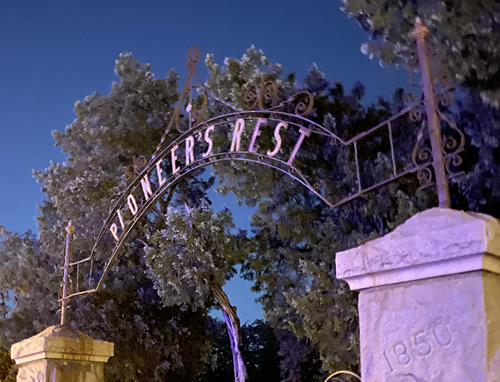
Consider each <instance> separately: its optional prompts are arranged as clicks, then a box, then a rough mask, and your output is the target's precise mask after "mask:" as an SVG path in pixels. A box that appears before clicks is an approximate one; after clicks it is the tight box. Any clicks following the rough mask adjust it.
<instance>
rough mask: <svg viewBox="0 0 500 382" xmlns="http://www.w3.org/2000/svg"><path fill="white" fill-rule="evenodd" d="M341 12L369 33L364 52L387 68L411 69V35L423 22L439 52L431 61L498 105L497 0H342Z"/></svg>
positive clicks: (499, 11) (499, 23) (499, 16)
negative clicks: (353, 19) (418, 24)
mask: <svg viewBox="0 0 500 382" xmlns="http://www.w3.org/2000/svg"><path fill="white" fill-rule="evenodd" d="M342 3H343V7H342V8H343V9H344V11H345V12H346V13H347V14H348V15H349V16H354V17H355V18H356V20H357V21H358V22H359V24H360V25H361V27H362V28H363V29H364V30H365V31H366V32H367V34H368V36H369V41H368V42H366V43H365V44H364V45H363V46H362V48H361V50H362V51H363V52H364V53H366V54H368V55H369V56H370V57H373V56H376V57H378V58H379V59H380V61H381V62H382V63H383V64H384V65H393V64H397V65H402V66H409V67H411V66H413V65H412V64H411V63H412V62H414V40H413V38H412V37H411V34H410V32H411V31H412V29H413V28H414V25H415V18H416V17H417V16H418V17H420V18H421V19H422V20H423V22H424V24H425V25H426V26H427V27H428V28H429V29H430V36H429V41H431V43H432V44H433V45H435V46H436V48H437V49H438V54H437V55H436V56H434V57H432V61H433V63H434V64H435V66H436V67H437V71H438V72H442V71H443V70H449V71H450V72H451V73H452V75H453V76H454V77H455V78H456V80H457V82H458V83H460V84H463V85H465V86H467V87H468V88H470V89H472V90H477V91H480V92H481V94H482V95H483V97H485V98H487V99H489V100H490V102H492V103H493V104H494V105H496V107H498V105H499V102H500V67H499V64H498V58H499V56H500V54H499V52H500V51H499V49H500V48H499V46H500V37H499V36H500V34H499V33H498V31H499V29H500V21H499V20H500V5H499V4H498V2H497V1H495V0H474V1H462V0H446V1H445V0H437V1H427V0H418V1H413V0H412V1H410V0H402V1H391V0H375V1H373V0H343V1H342Z"/></svg>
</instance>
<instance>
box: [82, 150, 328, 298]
mask: <svg viewBox="0 0 500 382" xmlns="http://www.w3.org/2000/svg"><path fill="white" fill-rule="evenodd" d="M235 155H240V157H237V156H235ZM241 155H244V156H243V157H242V156H241ZM245 155H255V156H257V155H259V154H256V153H252V152H248V151H237V152H234V153H231V154H228V153H221V154H214V155H213V156H210V157H208V158H204V159H199V160H197V161H195V162H193V163H192V164H190V165H189V166H186V167H184V168H183V169H182V170H180V171H179V172H180V173H181V174H179V173H177V174H175V175H172V176H170V177H169V178H168V179H167V180H166V182H165V184H164V185H163V186H161V187H159V188H157V189H156V190H155V191H154V192H153V195H151V196H150V198H149V199H148V200H146V201H145V202H144V203H143V204H142V206H141V207H140V208H139V210H138V211H137V213H136V215H134V218H133V219H132V221H130V222H129V223H128V224H127V225H126V226H125V228H124V230H123V232H122V234H121V235H120V240H119V241H118V242H117V244H116V245H115V247H114V249H113V252H112V255H111V259H110V260H109V262H108V264H107V265H106V267H105V269H104V272H103V274H102V276H101V278H100V280H99V283H98V284H97V286H96V288H95V290H96V291H99V290H100V289H101V288H102V286H103V284H104V279H105V278H106V275H107V274H108V272H109V270H110V268H111V266H112V264H113V262H114V260H115V259H116V257H117V256H118V252H119V251H120V249H121V248H122V247H123V244H124V243H125V240H126V239H127V238H128V235H129V233H130V232H131V231H132V230H133V229H134V227H135V226H136V224H137V222H138V221H139V220H140V219H141V218H142V217H144V215H146V213H147V212H148V211H149V209H150V208H151V206H153V205H154V204H155V203H156V202H157V201H158V200H159V199H160V198H161V197H162V196H163V195H164V194H165V192H166V191H168V190H169V189H170V188H171V187H172V186H173V185H174V184H176V183H177V182H179V181H180V180H181V179H183V178H184V177H185V176H187V175H189V174H190V173H192V172H193V171H196V170H198V169H200V168H203V167H206V166H209V165H211V164H213V163H217V162H223V161H234V160H237V161H245V162H252V163H257V164H262V165H265V166H268V167H270V168H273V169H275V170H278V171H280V172H282V173H284V174H286V175H288V176H290V177H291V178H292V179H295V180H296V181H297V182H299V183H300V184H302V185H303V186H305V187H307V188H308V189H309V190H310V191H312V192H313V193H314V194H315V195H316V196H318V197H319V198H320V199H321V200H323V201H324V202H325V203H326V204H328V205H329V206H330V207H333V206H334V205H333V204H332V203H331V202H330V201H329V200H328V199H326V198H325V197H324V196H323V195H321V194H320V193H319V192H318V191H317V190H315V189H314V188H313V187H312V186H311V184H310V183H309V182H307V180H306V179H305V177H304V176H303V175H302V174H301V173H300V171H298V170H297V169H296V168H295V167H292V166H288V165H287V164H286V162H284V161H282V160H279V159H275V158H271V157H266V158H268V159H269V160H271V161H275V162H277V163H278V164H280V165H282V166H286V167H287V168H291V169H293V172H294V173H297V176H295V175H294V174H293V173H291V172H289V171H287V170H286V169H284V168H281V167H279V166H277V165H273V164H271V163H266V162H264V161H260V160H258V159H254V158H251V157H250V158H247V157H245ZM207 159H208V160H207ZM109 223H111V221H110V222H109ZM110 225H111V224H107V225H106V226H105V227H103V230H104V231H105V230H107V229H108V228H109V227H110ZM97 244H98V243H96V245H97ZM91 256H92V255H91Z"/></svg>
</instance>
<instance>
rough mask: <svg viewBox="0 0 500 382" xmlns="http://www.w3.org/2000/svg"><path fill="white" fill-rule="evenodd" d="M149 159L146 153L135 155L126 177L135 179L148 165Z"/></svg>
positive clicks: (130, 179)
mask: <svg viewBox="0 0 500 382" xmlns="http://www.w3.org/2000/svg"><path fill="white" fill-rule="evenodd" d="M148 163H149V160H148V158H146V157H145V156H144V155H140V156H138V157H136V156H134V158H133V160H132V164H131V165H130V166H128V167H127V169H126V170H125V179H126V180H127V181H129V182H131V181H133V180H134V179H135V178H136V177H137V175H139V174H140V173H141V172H142V171H143V170H144V169H145V168H146V167H147V166H148Z"/></svg>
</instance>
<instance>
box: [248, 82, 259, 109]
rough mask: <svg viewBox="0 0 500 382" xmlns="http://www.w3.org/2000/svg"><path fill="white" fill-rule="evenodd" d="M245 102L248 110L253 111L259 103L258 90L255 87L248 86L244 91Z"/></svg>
mask: <svg viewBox="0 0 500 382" xmlns="http://www.w3.org/2000/svg"><path fill="white" fill-rule="evenodd" d="M245 102H246V104H247V105H248V109H249V110H253V109H254V108H255V107H256V106H257V103H258V102H259V88H258V86H257V85H252V86H250V87H249V88H248V89H247V90H246V91H245Z"/></svg>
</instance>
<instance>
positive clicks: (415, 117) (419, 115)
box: [410, 106, 424, 123]
mask: <svg viewBox="0 0 500 382" xmlns="http://www.w3.org/2000/svg"><path fill="white" fill-rule="evenodd" d="M423 117H424V113H423V112H422V110H421V107H420V106H415V107H414V108H412V109H411V110H410V119H411V120H412V121H413V122H415V123H417V122H421V121H422V119H423Z"/></svg>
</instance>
